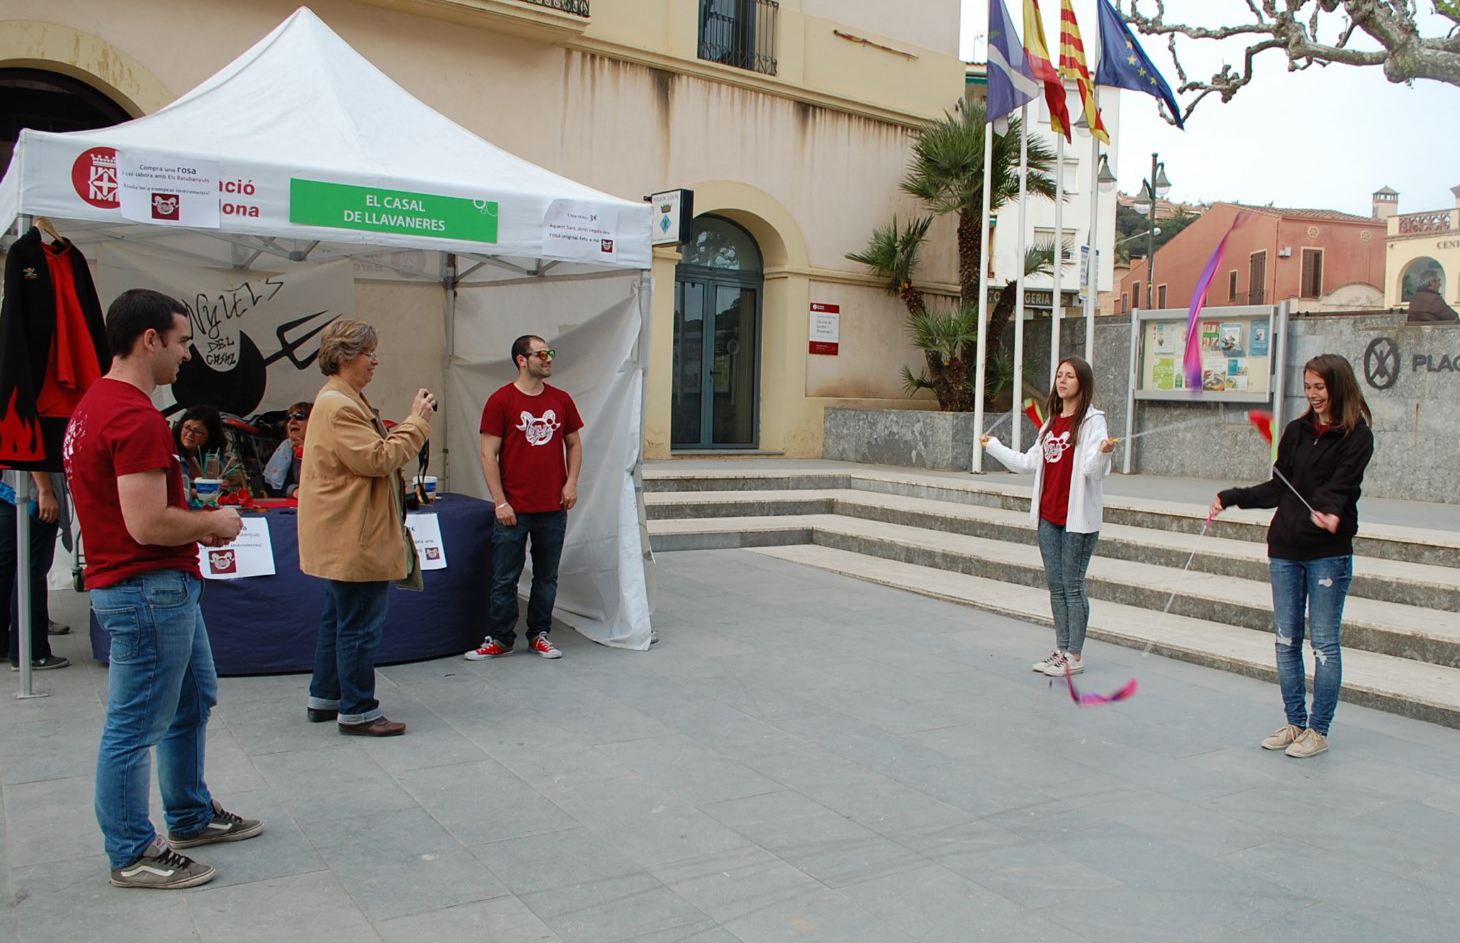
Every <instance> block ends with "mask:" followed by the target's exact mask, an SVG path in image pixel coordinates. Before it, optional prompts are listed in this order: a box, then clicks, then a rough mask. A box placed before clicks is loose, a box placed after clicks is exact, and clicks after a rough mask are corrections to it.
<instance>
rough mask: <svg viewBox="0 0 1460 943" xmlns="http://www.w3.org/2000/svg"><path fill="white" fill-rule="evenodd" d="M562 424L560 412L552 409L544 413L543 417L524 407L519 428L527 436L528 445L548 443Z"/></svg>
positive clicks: (518, 424)
mask: <svg viewBox="0 0 1460 943" xmlns="http://www.w3.org/2000/svg"><path fill="white" fill-rule="evenodd" d="M561 425H562V423H561V422H558V414H557V413H556V412H554V411H553V410H551V409H549V410H548V411H547V412H545V413H543V414H542V418H541V419H539V418H538V417H537V416H534V415H533V414H532V413H530V412H528V411H527V410H525V409H524V410H523V411H522V417H521V419H520V420H519V421H518V423H517V428H518V429H521V430H522V432H523V433H524V434H525V435H526V436H527V444H528V445H547V444H548V443H549V442H551V441H552V440H553V433H554V432H556V431H557V430H558V427H560V426H561Z"/></svg>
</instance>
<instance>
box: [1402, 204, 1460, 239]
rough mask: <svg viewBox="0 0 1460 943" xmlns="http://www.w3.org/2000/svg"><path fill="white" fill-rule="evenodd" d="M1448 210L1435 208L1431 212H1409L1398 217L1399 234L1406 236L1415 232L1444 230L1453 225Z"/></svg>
mask: <svg viewBox="0 0 1460 943" xmlns="http://www.w3.org/2000/svg"><path fill="white" fill-rule="evenodd" d="M1453 215H1454V214H1453V213H1452V212H1451V211H1450V210H1436V211H1435V212H1433V213H1409V214H1406V215H1404V216H1401V217H1399V234H1400V235H1401V236H1408V235H1411V234H1417V233H1427V232H1445V231H1446V230H1448V229H1450V228H1451V227H1452V225H1453V223H1452V222H1451V217H1452V216H1453Z"/></svg>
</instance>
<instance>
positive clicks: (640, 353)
mask: <svg viewBox="0 0 1460 943" xmlns="http://www.w3.org/2000/svg"><path fill="white" fill-rule="evenodd" d="M635 294H636V295H637V296H638V297H637V299H636V300H637V301H638V304H639V339H638V342H637V343H636V344H635V346H634V360H635V361H636V366H637V367H638V368H639V441H638V442H637V443H635V450H634V503H635V504H636V505H638V514H639V542H640V543H641V544H642V546H643V559H644V592H645V593H646V594H647V595H648V597H649V599H648V603H649V611H650V612H651V613H652V612H653V611H654V548H653V547H652V546H650V544H649V512H648V509H647V508H646V507H645V506H644V414H645V410H647V409H648V408H649V324H650V317H651V314H652V311H653V306H654V276H653V275H651V274H649V272H647V271H641V272H640V273H639V282H638V284H637V285H636V286H635ZM657 641H659V631H658V630H657V629H655V628H654V625H653V620H652V619H651V620H650V625H649V644H650V645H652V644H654V643H655V642H657Z"/></svg>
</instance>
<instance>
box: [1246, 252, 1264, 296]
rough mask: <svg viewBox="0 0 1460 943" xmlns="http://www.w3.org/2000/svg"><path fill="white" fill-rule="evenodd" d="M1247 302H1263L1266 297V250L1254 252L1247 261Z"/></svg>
mask: <svg viewBox="0 0 1460 943" xmlns="http://www.w3.org/2000/svg"><path fill="white" fill-rule="evenodd" d="M1247 285H1248V288H1249V291H1248V292H1247V303H1248V304H1250V305H1260V304H1264V303H1265V301H1266V298H1267V250H1265V249H1264V250H1263V251H1262V252H1254V253H1252V255H1251V256H1249V257H1248V261H1247Z"/></svg>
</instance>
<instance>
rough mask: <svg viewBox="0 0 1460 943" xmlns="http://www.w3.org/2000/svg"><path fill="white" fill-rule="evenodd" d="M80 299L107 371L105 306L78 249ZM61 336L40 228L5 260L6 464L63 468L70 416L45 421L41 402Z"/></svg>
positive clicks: (1, 339)
mask: <svg viewBox="0 0 1460 943" xmlns="http://www.w3.org/2000/svg"><path fill="white" fill-rule="evenodd" d="M71 252H72V253H74V256H75V257H74V259H73V263H72V273H73V276H74V278H75V280H76V296H77V297H78V298H79V299H81V306H82V313H83V314H84V316H85V318H86V325H87V328H88V329H89V330H90V333H91V342H92V344H93V345H94V346H95V348H96V361H97V364H98V365H99V366H100V367H101V372H102V373H105V372H106V371H107V368H108V367H109V366H110V363H111V355H110V354H109V353H108V351H107V344H106V328H105V325H104V323H103V321H102V313H101V302H100V301H99V300H98V299H97V296H96V286H95V285H94V284H93V283H92V280H91V269H90V267H89V266H87V264H86V259H85V257H84V256H82V255H81V252H80V250H78V249H76V247H75V246H72V247H71ZM55 334H56V290H55V286H54V285H53V284H52V283H51V269H50V265H49V263H48V262H47V261H46V249H45V246H44V244H43V243H42V242H41V233H40V230H38V229H36V228H35V227H34V226H32V227H31V229H30V231H29V232H27V233H26V234H25V235H23V236H21V237H20V238H19V239H17V240H16V242H15V245H13V246H11V247H10V252H9V254H8V255H7V256H6V257H5V298H4V301H3V302H0V465H6V466H8V467H10V468H24V469H30V470H34V471H60V470H61V440H62V438H63V437H64V436H65V434H66V423H67V419H66V418H52V417H44V418H43V417H39V416H37V415H36V399H37V397H38V396H39V395H40V391H41V387H43V386H44V385H45V381H46V371H47V369H48V368H49V364H50V357H51V343H52V341H53V339H54V338H55Z"/></svg>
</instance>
